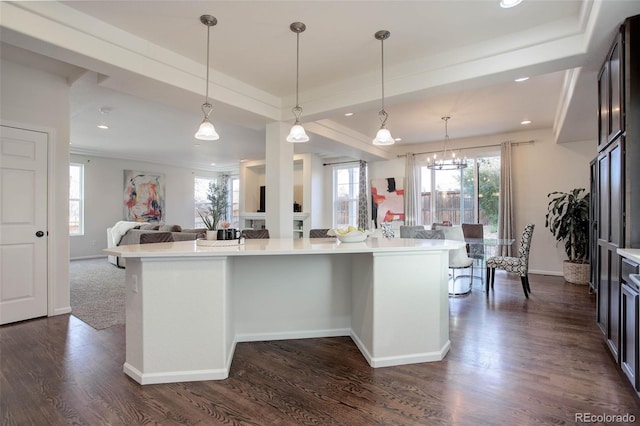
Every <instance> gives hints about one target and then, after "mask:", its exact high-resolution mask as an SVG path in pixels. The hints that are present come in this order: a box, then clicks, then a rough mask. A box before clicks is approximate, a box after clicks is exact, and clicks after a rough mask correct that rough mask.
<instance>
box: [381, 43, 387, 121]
mask: <svg viewBox="0 0 640 426" xmlns="http://www.w3.org/2000/svg"><path fill="white" fill-rule="evenodd" d="M380 50H381V52H382V55H380V56H381V58H382V60H381V63H382V111H383V112H385V111H384V39H382V40H380ZM385 115H386V114H385Z"/></svg>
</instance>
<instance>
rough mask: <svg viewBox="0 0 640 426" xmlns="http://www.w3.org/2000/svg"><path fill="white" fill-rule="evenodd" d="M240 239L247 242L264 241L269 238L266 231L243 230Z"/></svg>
mask: <svg viewBox="0 0 640 426" xmlns="http://www.w3.org/2000/svg"><path fill="white" fill-rule="evenodd" d="M240 238H245V239H247V240H266V239H268V238H269V230H268V229H243V230H242V233H240Z"/></svg>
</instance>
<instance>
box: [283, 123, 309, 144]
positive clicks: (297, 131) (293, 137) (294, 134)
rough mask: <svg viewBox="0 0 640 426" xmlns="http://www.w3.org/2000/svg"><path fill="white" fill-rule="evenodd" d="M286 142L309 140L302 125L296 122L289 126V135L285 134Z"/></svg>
mask: <svg viewBox="0 0 640 426" xmlns="http://www.w3.org/2000/svg"><path fill="white" fill-rule="evenodd" d="M287 142H293V143H297V142H309V136H307V132H305V131H304V127H302V125H300V124H299V123H296V124H294V125H293V127H291V132H289V136H287Z"/></svg>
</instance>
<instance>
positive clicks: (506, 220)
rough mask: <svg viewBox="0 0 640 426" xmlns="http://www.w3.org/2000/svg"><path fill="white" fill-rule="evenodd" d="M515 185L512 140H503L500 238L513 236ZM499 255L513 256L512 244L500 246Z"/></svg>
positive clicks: (499, 216)
mask: <svg viewBox="0 0 640 426" xmlns="http://www.w3.org/2000/svg"><path fill="white" fill-rule="evenodd" d="M512 188H513V185H512V183H511V142H503V143H502V146H501V148H500V206H499V208H498V238H502V239H512V238H514V236H513V192H512ZM498 254H499V255H501V256H512V248H511V245H509V246H506V245H501V246H499V253H498Z"/></svg>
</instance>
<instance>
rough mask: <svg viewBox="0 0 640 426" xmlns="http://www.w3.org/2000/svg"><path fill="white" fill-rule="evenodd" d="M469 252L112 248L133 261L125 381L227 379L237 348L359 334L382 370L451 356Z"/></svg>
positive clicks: (335, 246)
mask: <svg viewBox="0 0 640 426" xmlns="http://www.w3.org/2000/svg"><path fill="white" fill-rule="evenodd" d="M462 244H463V243H462V242H458V241H448V240H415V239H393V238H392V239H385V238H369V239H367V240H366V241H365V242H361V243H340V242H339V241H337V240H335V239H306V238H305V239H267V240H247V241H246V243H245V244H242V245H240V244H238V245H234V246H227V247H209V246H201V245H199V244H198V243H197V242H196V241H181V242H174V243H158V244H144V245H126V246H120V247H115V248H110V249H107V250H106V252H107V253H108V254H110V255H116V256H120V257H123V258H126V260H127V268H126V361H125V364H124V372H125V373H126V374H127V375H129V376H130V377H131V378H133V379H134V380H135V381H137V382H138V383H140V384H151V383H171V382H181V381H194V380H217V379H224V378H226V377H228V375H229V369H230V367H231V361H232V358H233V353H234V350H235V345H236V343H238V342H250V341H264V340H279V339H299V338H314V337H333V336H350V337H351V338H352V340H353V341H354V342H355V344H356V345H357V347H358V348H359V350H360V351H361V352H362V354H363V356H364V357H365V359H366V360H367V362H368V363H369V364H370V365H371V366H372V367H385V366H393V365H402V364H410V363H418V362H429V361H439V360H441V359H443V358H444V356H445V355H446V353H447V352H448V350H449V345H450V342H449V303H448V288H447V280H448V262H449V257H448V256H449V253H448V251H449V250H451V249H457V248H460V247H461V245H462Z"/></svg>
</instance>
